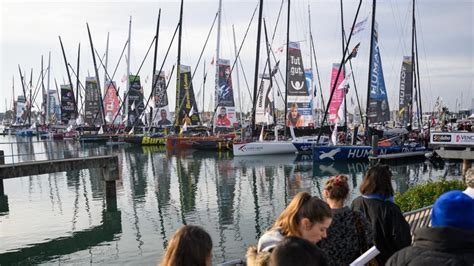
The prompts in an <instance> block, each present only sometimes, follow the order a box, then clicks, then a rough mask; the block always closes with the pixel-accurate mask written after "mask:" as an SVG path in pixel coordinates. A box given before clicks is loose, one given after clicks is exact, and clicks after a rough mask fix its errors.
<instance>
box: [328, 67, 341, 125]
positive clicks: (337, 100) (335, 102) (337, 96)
mask: <svg viewBox="0 0 474 266" xmlns="http://www.w3.org/2000/svg"><path fill="white" fill-rule="evenodd" d="M338 70H339V64H333V65H332V72H331V85H330V88H329V90H331V91H332V88H333V87H334V82H336V77H337V71H338ZM343 80H344V70H343V69H341V73H340V74H339V79H338V80H337V82H336V87H335V88H334V89H335V90H336V91H335V92H334V95H333V96H332V100H331V103H330V104H329V123H335V122H336V120H337V111H338V110H339V107H340V106H341V103H342V100H344V88H343V87H341V88H340V87H339V85H341V82H342V81H343Z"/></svg>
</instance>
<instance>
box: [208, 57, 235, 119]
mask: <svg viewBox="0 0 474 266" xmlns="http://www.w3.org/2000/svg"><path fill="white" fill-rule="evenodd" d="M217 63H218V67H219V80H218V84H219V86H218V87H217V92H216V106H219V107H218V108H217V110H216V112H217V114H216V115H215V116H214V125H216V126H226V127H227V126H237V125H238V122H237V116H236V114H235V102H234V90H233V88H232V76H231V72H230V61H229V60H225V59H219V60H218V61H217Z"/></svg>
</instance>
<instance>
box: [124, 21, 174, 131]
mask: <svg viewBox="0 0 474 266" xmlns="http://www.w3.org/2000/svg"><path fill="white" fill-rule="evenodd" d="M179 27H180V24H179V23H178V25H177V26H176V29H175V30H174V33H173V37H172V38H171V42H170V45H169V46H168V50H166V54H165V58H164V59H163V62H162V63H161V67H160V71H158V73H161V71H162V70H163V67H164V65H165V63H166V59H167V58H168V54H169V52H170V49H171V46H172V45H173V42H174V38H175V37H176V33H177V32H178V28H179ZM150 47H151V46H150ZM178 67H179V66H178ZM173 68H174V67H173ZM176 73H179V71H176ZM158 75H159V74H158ZM170 77H171V75H170ZM152 80H153V82H152V89H151V92H150V96H148V99H147V102H146V105H145V108H144V110H146V107H147V106H148V103H149V102H150V99H151V97H152V96H153V92H154V88H155V86H156V83H157V82H158V78H157V79H156V80H154V78H152ZM170 80H171V78H170V79H169V80H168V84H169V82H170ZM165 94H166V95H168V86H166V89H165ZM144 113H145V112H142V113H141V114H140V116H139V117H138V118H137V119H135V121H134V123H133V125H132V127H134V126H135V125H136V124H137V121H139V120H140V119H141V118H142V115H144ZM127 115H128V114H127Z"/></svg>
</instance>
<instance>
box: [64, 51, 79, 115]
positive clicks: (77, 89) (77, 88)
mask: <svg viewBox="0 0 474 266" xmlns="http://www.w3.org/2000/svg"><path fill="white" fill-rule="evenodd" d="M80 58H81V43H79V46H78V47H77V68H76V72H77V74H76V106H79V65H80ZM71 89H72V88H71ZM59 99H60V100H61V98H59ZM77 116H78V117H79V113H78V115H77Z"/></svg>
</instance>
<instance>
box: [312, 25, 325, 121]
mask: <svg viewBox="0 0 474 266" xmlns="http://www.w3.org/2000/svg"><path fill="white" fill-rule="evenodd" d="M310 38H311V47H312V49H313V57H314V66H315V67H316V76H317V77H318V83H319V91H320V92H321V103H322V106H321V108H322V111H323V112H326V110H325V108H324V106H326V105H325V104H324V95H323V87H322V85H321V75H319V67H318V58H317V57H316V49H315V48H314V39H313V33H312V32H310Z"/></svg>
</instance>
